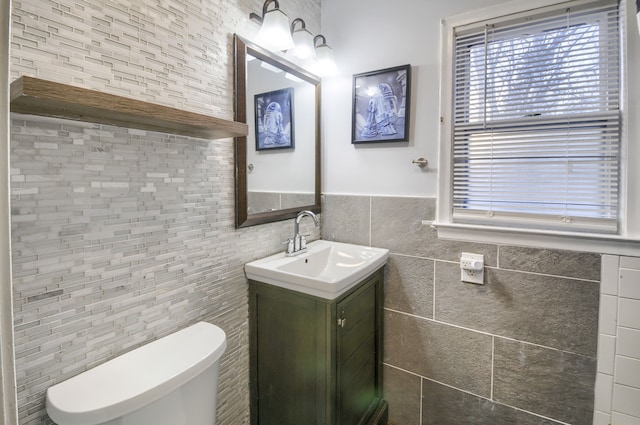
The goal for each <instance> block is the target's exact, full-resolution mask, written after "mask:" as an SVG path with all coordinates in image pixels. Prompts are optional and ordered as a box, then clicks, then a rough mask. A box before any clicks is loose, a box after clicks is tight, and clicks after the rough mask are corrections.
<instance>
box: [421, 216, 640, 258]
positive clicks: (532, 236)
mask: <svg viewBox="0 0 640 425" xmlns="http://www.w3.org/2000/svg"><path fill="white" fill-rule="evenodd" d="M423 224H428V225H431V226H433V227H435V228H436V230H437V231H438V238H441V239H454V240H459V241H467V242H478V243H494V244H504V245H520V246H530V247H536V248H549V249H566V250H572V251H583V252H595V253H600V254H614V255H628V256H635V257H640V239H633V238H629V237H625V236H617V235H601V234H594V233H584V234H581V233H567V232H553V231H533V230H523V229H512V228H505V227H486V226H474V225H469V224H453V223H446V222H430V221H423Z"/></svg>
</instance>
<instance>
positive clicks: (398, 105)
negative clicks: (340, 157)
mask: <svg viewBox="0 0 640 425" xmlns="http://www.w3.org/2000/svg"><path fill="white" fill-rule="evenodd" d="M410 83H411V65H402V66H398V67H394V68H387V69H381V70H379V71H373V72H367V73H364V74H357V75H354V76H353V116H352V121H351V143H354V144H355V143H374V142H406V141H407V140H408V138H409V111H410V109H409V108H410V102H409V98H410V93H411V86H410Z"/></svg>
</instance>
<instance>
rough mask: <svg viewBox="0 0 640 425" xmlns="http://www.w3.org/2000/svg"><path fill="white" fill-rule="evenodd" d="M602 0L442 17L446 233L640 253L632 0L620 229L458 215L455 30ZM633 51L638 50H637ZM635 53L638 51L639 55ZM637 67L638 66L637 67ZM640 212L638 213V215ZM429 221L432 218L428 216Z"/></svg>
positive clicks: (624, 10)
mask: <svg viewBox="0 0 640 425" xmlns="http://www.w3.org/2000/svg"><path fill="white" fill-rule="evenodd" d="M597 1H598V0H571V1H557V0H530V1H527V2H522V1H510V2H507V3H503V4H499V5H496V6H491V7H487V8H484V9H481V10H475V11H471V12H466V13H464V14H461V15H457V16H453V17H449V18H445V19H443V20H442V22H441V24H442V25H441V52H440V53H441V75H440V124H441V125H440V146H439V147H440V152H439V165H438V198H437V201H438V202H437V210H436V219H435V221H434V222H428V224H431V225H432V226H434V227H435V228H436V229H437V232H438V236H439V237H440V238H443V239H456V240H465V241H471V242H482V243H498V244H502V243H504V244H515V245H526V246H535V247H542V248H556V249H572V250H579V251H589V252H599V253H611V254H623V255H636V256H640V183H635V184H634V183H633V182H640V171H638V170H637V169H638V168H640V167H631V166H629V164H632V163H640V146H638V145H640V143H633V144H630V143H629V140H640V123H638V122H639V119H640V104H638V103H637V102H636V101H635V100H634V98H637V97H640V96H633V95H630V93H638V94H640V83H639V82H636V81H634V80H633V79H630V78H629V76H630V75H637V74H639V73H640V59H638V58H637V56H640V55H638V53H637V52H640V40H639V39H638V36H637V28H636V27H635V14H632V13H630V12H629V11H631V10H633V11H635V8H634V7H635V6H634V4H632V0H621V2H620V19H621V23H620V25H621V40H620V45H621V54H620V61H621V70H622V75H621V86H620V91H621V102H620V109H621V122H622V132H621V147H620V149H621V163H620V188H619V197H620V199H619V213H618V216H619V221H620V223H619V226H618V233H617V234H601V233H588V232H573V231H554V230H542V229H534V228H518V227H506V226H504V227H499V226H495V225H490V226H489V225H484V224H463V223H457V222H454V220H453V197H452V190H453V189H452V184H453V179H452V170H453V164H452V162H453V154H452V147H453V134H452V130H453V119H454V117H453V113H454V108H453V99H454V97H453V89H454V76H453V60H454V48H455V30H456V29H458V28H460V27H464V26H467V25H474V24H476V23H478V22H485V21H489V22H490V21H491V20H497V21H502V20H504V19H508V17H509V16H510V15H515V14H522V13H526V12H531V13H532V14H533V13H538V12H540V11H544V9H545V8H547V9H549V10H552V9H558V8H559V7H562V8H565V7H570V6H575V5H582V4H588V3H596V2H597ZM632 52H633V53H632ZM634 55H635V56H634ZM633 70H636V71H635V73H634V72H633ZM636 217H637V218H636ZM425 224H427V222H425Z"/></svg>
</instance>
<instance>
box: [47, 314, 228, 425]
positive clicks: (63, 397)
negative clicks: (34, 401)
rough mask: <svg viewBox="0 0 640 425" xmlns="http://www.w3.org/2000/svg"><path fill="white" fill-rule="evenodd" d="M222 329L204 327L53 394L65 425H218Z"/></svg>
mask: <svg viewBox="0 0 640 425" xmlns="http://www.w3.org/2000/svg"><path fill="white" fill-rule="evenodd" d="M226 347H227V340H226V335H225V333H224V331H223V330H222V329H220V328H219V327H217V326H215V325H212V324H210V323H206V322H199V323H196V324H195V325H193V326H190V327H188V328H186V329H183V330H181V331H178V332H175V333H173V334H171V335H168V336H166V337H164V338H161V339H158V340H156V341H153V342H151V343H149V344H147V345H144V346H142V347H140V348H137V349H135V350H133V351H130V352H128V353H126V354H123V355H122V356H119V357H116V358H115V359H113V360H110V361H108V362H106V363H103V364H101V365H100V366H97V367H95V368H93V369H90V370H88V371H86V372H83V373H81V374H80V375H77V376H74V377H73V378H70V379H68V380H66V381H64V382H61V383H59V384H57V385H54V386H52V387H50V388H49V389H48V390H47V413H48V414H49V416H50V417H51V419H52V420H53V421H54V422H55V423H57V424H59V425H96V424H103V425H150V424H153V425H215V423H216V418H215V415H216V396H217V385H218V368H219V364H220V357H221V356H222V353H224V350H225V348H226Z"/></svg>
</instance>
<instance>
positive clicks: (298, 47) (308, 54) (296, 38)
mask: <svg viewBox="0 0 640 425" xmlns="http://www.w3.org/2000/svg"><path fill="white" fill-rule="evenodd" d="M297 23H300V28H298V29H296V24H297ZM291 36H292V37H293V42H294V44H295V46H294V47H293V48H292V49H291V50H289V51H288V52H287V55H292V56H293V57H295V58H297V59H302V60H310V59H313V58H314V57H315V56H316V48H315V44H314V41H313V35H312V34H311V33H310V32H309V30H308V29H307V27H306V25H305V23H304V21H303V20H302V19H300V18H296V19H294V20H293V22H291Z"/></svg>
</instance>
